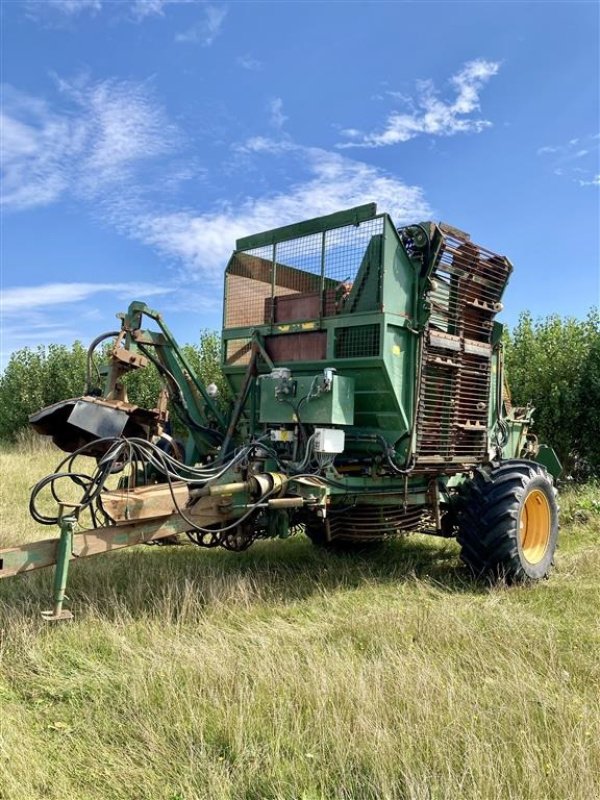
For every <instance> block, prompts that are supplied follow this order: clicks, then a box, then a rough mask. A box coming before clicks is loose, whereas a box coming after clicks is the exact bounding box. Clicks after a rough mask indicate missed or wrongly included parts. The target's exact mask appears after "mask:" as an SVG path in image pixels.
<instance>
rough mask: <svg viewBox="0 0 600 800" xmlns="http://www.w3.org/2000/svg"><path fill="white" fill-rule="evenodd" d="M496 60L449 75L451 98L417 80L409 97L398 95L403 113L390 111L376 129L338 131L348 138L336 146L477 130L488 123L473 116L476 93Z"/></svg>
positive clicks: (378, 144)
mask: <svg viewBox="0 0 600 800" xmlns="http://www.w3.org/2000/svg"><path fill="white" fill-rule="evenodd" d="M499 69H500V63H499V62H497V61H485V60H484V59H476V60H474V61H469V62H467V63H466V64H465V65H464V67H463V68H462V69H461V70H460V72H458V73H457V74H456V75H453V76H452V77H451V78H450V84H451V85H452V88H453V89H454V92H455V97H454V99H453V100H443V99H440V96H439V94H438V92H437V90H436V88H435V86H434V84H433V82H432V81H430V80H426V81H420V82H419V83H418V84H417V94H416V96H415V97H414V98H412V99H409V100H408V103H407V98H404V97H401V98H399V99H402V101H403V102H404V103H405V104H407V105H408V106H409V109H408V110H406V111H403V112H400V111H393V112H391V113H390V114H389V115H388V118H387V120H386V122H385V124H384V125H383V128H382V129H381V130H379V131H371V132H364V131H360V130H358V129H356V128H346V129H345V130H343V131H342V135H344V136H345V137H346V138H347V139H349V140H351V141H347V142H343V143H340V144H338V147H342V148H343V147H384V146H388V145H394V144H399V143H402V142H407V141H409V140H410V139H414V138H415V137H416V136H420V135H423V134H427V135H430V136H454V135H455V134H457V133H480V132H481V131H483V130H485V128H489V127H490V126H491V125H492V123H491V122H490V121H489V120H487V119H482V118H480V117H477V116H474V114H476V112H479V111H480V105H479V96H480V94H481V91H482V89H483V88H484V86H485V85H486V83H487V82H488V81H489V80H490V78H492V77H493V76H494V75H496V74H497V73H498V70H499Z"/></svg>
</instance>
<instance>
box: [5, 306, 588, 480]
mask: <svg viewBox="0 0 600 800" xmlns="http://www.w3.org/2000/svg"><path fill="white" fill-rule="evenodd" d="M220 344H221V343H220V339H219V336H218V335H217V333H215V332H213V331H203V332H202V333H201V334H200V338H199V341H198V343H197V344H188V345H185V346H184V347H183V348H182V350H183V352H184V354H185V356H186V358H187V360H188V361H189V362H190V365H191V366H192V368H193V369H194V370H195V371H196V373H197V374H198V375H199V376H200V378H201V380H203V381H204V382H205V384H208V383H210V382H216V383H217V384H218V385H219V386H220V388H221V391H222V396H224V395H225V393H226V389H225V382H224V379H223V375H222V373H221V370H220ZM504 346H505V354H506V358H505V363H506V372H507V377H508V383H509V386H510V392H511V398H512V402H513V404H515V405H526V404H527V403H531V404H532V405H533V406H534V407H535V412H534V426H533V432H534V433H536V434H537V436H538V437H539V439H540V441H543V442H546V443H548V444H550V445H552V447H554V449H555V450H556V452H557V454H558V456H559V458H560V460H561V462H562V463H563V465H564V467H565V471H566V473H567V474H571V475H573V476H574V477H576V478H587V477H590V476H592V475H595V476H600V315H599V314H598V311H597V310H596V309H593V310H592V311H590V313H589V314H588V316H587V318H586V319H584V320H577V319H573V318H570V317H569V318H564V317H560V316H558V315H551V316H548V317H545V318H543V319H539V320H534V319H533V318H532V316H531V315H530V314H529V313H524V314H522V315H521V317H520V318H519V321H518V322H517V324H516V326H515V327H514V328H513V329H512V330H511V329H506V330H505V334H504ZM86 352H87V350H86V348H85V347H84V346H83V345H82V344H81V342H75V343H74V344H73V345H71V346H70V347H67V346H65V345H56V344H53V345H49V346H48V347H38V348H36V349H31V348H27V347H25V348H23V349H21V350H17V351H16V352H14V353H13V354H12V355H11V357H10V360H9V362H8V364H7V366H6V369H5V370H4V372H3V374H2V375H1V376H0V408H1V409H2V413H1V414H0V439H3V440H14V438H15V437H16V436H17V435H18V434H19V432H20V431H22V430H24V429H25V428H27V425H28V417H29V415H30V414H32V413H34V412H35V411H38V410H39V409H40V408H43V407H44V406H47V405H50V404H52V403H56V402H58V401H59V400H64V399H65V398H69V397H77V396H79V395H81V394H82V393H83V392H84V390H85V381H86ZM127 381H128V393H129V399H130V401H131V402H132V403H136V404H137V405H141V406H145V407H148V408H152V407H154V406H155V404H156V399H157V396H158V392H159V390H160V386H161V383H160V378H159V376H158V374H157V372H156V370H155V369H154V367H153V366H152V365H150V366H149V367H147V368H145V369H142V370H137V371H135V372H133V373H132V374H131V375H129V376H128V377H127Z"/></svg>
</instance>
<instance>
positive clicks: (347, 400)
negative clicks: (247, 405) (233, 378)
mask: <svg viewBox="0 0 600 800" xmlns="http://www.w3.org/2000/svg"><path fill="white" fill-rule="evenodd" d="M322 379H323V373H321V374H317V375H298V376H295V375H293V374H292V375H291V376H290V377H289V378H288V377H286V378H285V380H282V379H281V378H279V377H271V375H261V376H260V378H259V379H258V385H259V386H260V405H259V421H260V422H261V423H266V424H288V425H293V424H295V423H297V422H304V423H307V424H309V425H353V424H354V378H346V377H344V376H343V375H338V374H336V373H335V372H334V373H333V376H332V377H331V383H330V385H329V389H328V390H320V391H318V393H316V392H315V387H318V386H319V385H320V384H319V381H322Z"/></svg>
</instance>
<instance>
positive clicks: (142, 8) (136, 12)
mask: <svg viewBox="0 0 600 800" xmlns="http://www.w3.org/2000/svg"><path fill="white" fill-rule="evenodd" d="M197 1H198V0H133V2H132V3H131V6H130V10H131V16H132V17H133V19H134V20H135V21H136V22H141V21H142V20H144V19H146V18H147V17H164V15H165V10H166V9H167V7H168V6H180V5H188V4H189V3H195V2H197Z"/></svg>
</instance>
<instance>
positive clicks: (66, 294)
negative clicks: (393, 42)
mask: <svg viewBox="0 0 600 800" xmlns="http://www.w3.org/2000/svg"><path fill="white" fill-rule="evenodd" d="M171 291H172V289H169V288H165V287H164V286H155V285H154V284H150V283H46V284H43V285H40V286H14V287H11V288H9V289H5V290H4V291H3V292H2V293H1V294H0V308H1V309H2V313H3V315H11V314H20V313H21V312H23V311H26V312H30V311H32V310H33V309H37V308H42V309H44V308H47V307H48V306H56V305H66V304H68V303H81V302H83V301H84V300H87V299H88V298H89V297H91V296H92V295H95V294H98V293H99V292H112V293H113V294H116V295H117V296H118V297H126V298H128V299H129V298H131V297H141V298H145V297H153V296H155V295H161V294H168V293H169V292H171ZM46 327H47V326H46Z"/></svg>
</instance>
